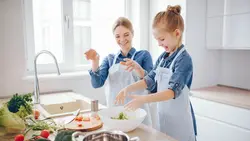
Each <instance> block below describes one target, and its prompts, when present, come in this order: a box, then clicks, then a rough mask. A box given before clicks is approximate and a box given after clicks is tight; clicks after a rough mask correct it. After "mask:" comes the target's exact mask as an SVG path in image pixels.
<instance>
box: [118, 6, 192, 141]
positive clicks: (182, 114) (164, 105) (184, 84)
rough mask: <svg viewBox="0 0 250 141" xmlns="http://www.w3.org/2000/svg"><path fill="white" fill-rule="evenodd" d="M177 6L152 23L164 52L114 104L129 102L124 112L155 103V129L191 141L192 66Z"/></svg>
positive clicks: (182, 140)
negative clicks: (142, 92) (147, 92)
mask: <svg viewBox="0 0 250 141" xmlns="http://www.w3.org/2000/svg"><path fill="white" fill-rule="evenodd" d="M180 11H181V7H180V6H178V5H177V6H168V8H167V10H166V11H162V12H159V13H158V14H157V15H156V16H155V18H154V21H153V34H154V37H155V39H156V40H157V41H158V44H159V46H162V47H163V48H164V49H165V51H164V52H163V53H162V54H161V55H160V56H159V58H158V60H157V62H156V64H155V66H154V69H153V70H152V71H151V72H150V73H149V74H148V75H147V76H145V77H144V79H143V80H140V81H138V82H136V83H134V84H131V85H129V86H127V87H125V88H124V89H123V90H121V92H120V93H119V94H118V96H117V98H116V103H117V104H120V103H123V102H124V98H125V97H126V96H129V97H130V98H133V100H132V101H131V102H129V103H128V104H127V105H125V108H126V109H129V110H135V109H137V108H139V107H140V106H141V105H142V104H145V103H151V102H158V103H157V111H158V118H159V128H160V131H161V132H164V133H166V134H168V135H170V136H172V137H173V138H175V139H177V140H178V141H194V140H195V130H196V129H195V126H194V125H195V123H193V121H195V120H193V119H194V116H193V117H192V112H191V104H190V101H189V89H190V87H191V84H192V76H193V65H192V59H191V56H190V55H189V54H188V52H187V51H186V50H185V47H184V45H183V44H182V34H183V31H184V21H183V18H182V16H181V15H180ZM146 88H147V89H149V90H151V91H152V90H153V89H157V92H156V93H155V94H151V95H145V96H139V95H128V93H129V92H133V91H137V90H140V89H146Z"/></svg>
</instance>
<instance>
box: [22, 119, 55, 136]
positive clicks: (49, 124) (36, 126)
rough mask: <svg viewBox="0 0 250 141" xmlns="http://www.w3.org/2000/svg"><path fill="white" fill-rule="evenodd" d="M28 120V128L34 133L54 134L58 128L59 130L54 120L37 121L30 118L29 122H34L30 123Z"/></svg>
mask: <svg viewBox="0 0 250 141" xmlns="http://www.w3.org/2000/svg"><path fill="white" fill-rule="evenodd" d="M26 120H27V126H28V127H29V128H30V129H32V130H34V131H38V130H49V131H50V133H53V132H54V131H55V130H56V129H57V128H59V127H58V126H57V125H56V123H55V122H54V121H53V120H52V119H51V120H50V119H47V120H40V121H37V120H34V119H33V118H32V117H31V118H29V120H30V121H32V122H30V121H29V120H28V119H26Z"/></svg>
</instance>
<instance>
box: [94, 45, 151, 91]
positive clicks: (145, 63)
mask: <svg viewBox="0 0 250 141" xmlns="http://www.w3.org/2000/svg"><path fill="white" fill-rule="evenodd" d="M135 52H136V49H135V48H131V49H130V51H129V52H128V55H127V56H123V55H122V52H121V51H119V52H118V57H117V60H116V62H115V64H117V63H120V62H121V61H124V60H123V59H125V58H131V57H132V56H133V54H134V53H135ZM114 57H115V54H109V55H108V56H106V57H105V58H104V60H103V62H102V64H101V66H100V67H99V68H98V69H97V71H96V72H93V71H92V70H89V74H90V76H91V84H92V86H93V87H94V88H99V87H102V86H103V85H104V84H105V81H106V79H107V77H108V74H109V68H110V67H111V66H112V65H113V60H114ZM134 61H136V62H137V63H138V64H139V65H140V66H141V67H142V68H143V69H144V71H145V76H146V75H147V74H148V72H150V71H151V70H152V69H153V61H152V57H151V55H150V53H149V52H148V51H146V50H140V51H138V52H136V54H135V56H134ZM117 83H119V82H117Z"/></svg>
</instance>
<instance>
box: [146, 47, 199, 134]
mask: <svg viewBox="0 0 250 141" xmlns="http://www.w3.org/2000/svg"><path fill="white" fill-rule="evenodd" d="M183 47H184V45H181V47H179V48H178V49H177V50H176V51H175V52H174V53H173V54H172V55H171V56H169V53H167V52H163V53H162V54H161V55H160V57H159V58H158V59H157V61H156V64H155V65H154V68H153V70H152V71H150V72H149V73H148V75H147V76H145V77H144V80H145V82H146V83H147V87H148V90H149V91H151V92H157V82H156V81H155V75H156V74H155V70H156V69H157V67H158V66H159V65H160V66H161V67H165V68H169V67H170V65H171V63H172V61H173V59H174V58H175V56H176V55H177V53H178V52H179V51H180V50H181V49H182V48H183ZM162 58H164V60H163V61H162V63H161V64H159V63H160V61H161V59H162ZM192 80H193V63H192V59H191V56H190V55H189V54H188V52H187V51H186V50H185V51H184V52H183V53H182V54H180V56H179V57H178V58H176V60H175V62H174V64H173V75H172V76H171V78H170V80H169V83H168V84H166V85H168V89H171V90H173V91H174V98H177V97H178V96H179V95H180V94H181V91H182V89H183V88H184V87H185V85H187V87H188V88H189V89H190V87H191V84H192ZM190 105H191V112H192V118H193V126H194V131H195V135H197V127H196V119H195V115H194V111H193V107H192V104H191V103H190Z"/></svg>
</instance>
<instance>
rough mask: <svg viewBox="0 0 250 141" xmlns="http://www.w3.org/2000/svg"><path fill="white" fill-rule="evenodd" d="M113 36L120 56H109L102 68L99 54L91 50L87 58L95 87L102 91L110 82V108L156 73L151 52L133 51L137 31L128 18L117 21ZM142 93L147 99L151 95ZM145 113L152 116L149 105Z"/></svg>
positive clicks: (145, 106) (87, 53) (148, 118)
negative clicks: (129, 88) (123, 92)
mask: <svg viewBox="0 0 250 141" xmlns="http://www.w3.org/2000/svg"><path fill="white" fill-rule="evenodd" d="M113 34H114V37H115V39H116V42H117V44H118V45H119V46H120V50H119V52H118V53H117V54H109V55H108V56H106V57H105V59H104V60H103V62H102V64H101V65H100V66H99V56H98V54H97V52H96V51H95V50H93V49H90V50H89V51H87V52H86V53H85V55H86V58H87V59H88V60H91V61H92V69H91V70H90V71H89V72H90V76H91V83H92V86H93V87H94V88H99V87H102V86H103V85H104V84H105V81H106V80H107V81H106V84H107V85H106V101H107V106H108V107H112V106H114V101H115V98H116V96H117V94H118V92H119V91H121V89H122V88H124V87H126V86H127V85H130V84H132V83H134V82H136V81H139V80H141V79H142V78H143V77H144V76H145V75H146V74H147V73H148V72H150V71H151V70H152V69H153V62H152V58H151V55H150V54H149V52H148V51H145V50H141V51H136V49H135V48H133V47H132V39H133V35H134V30H133V26H132V24H131V22H130V21H129V20H128V19H127V18H124V17H120V18H118V19H117V20H116V21H115V23H114V25H113ZM104 36H105V35H104ZM138 93H140V94H141V95H147V94H148V91H140V92H138ZM126 101H128V100H126ZM125 103H126V102H125ZM144 109H145V110H146V111H147V112H150V111H149V106H148V105H147V104H145V105H144ZM144 123H145V124H147V125H150V126H151V117H150V114H148V116H147V117H146V120H145V121H144Z"/></svg>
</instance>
